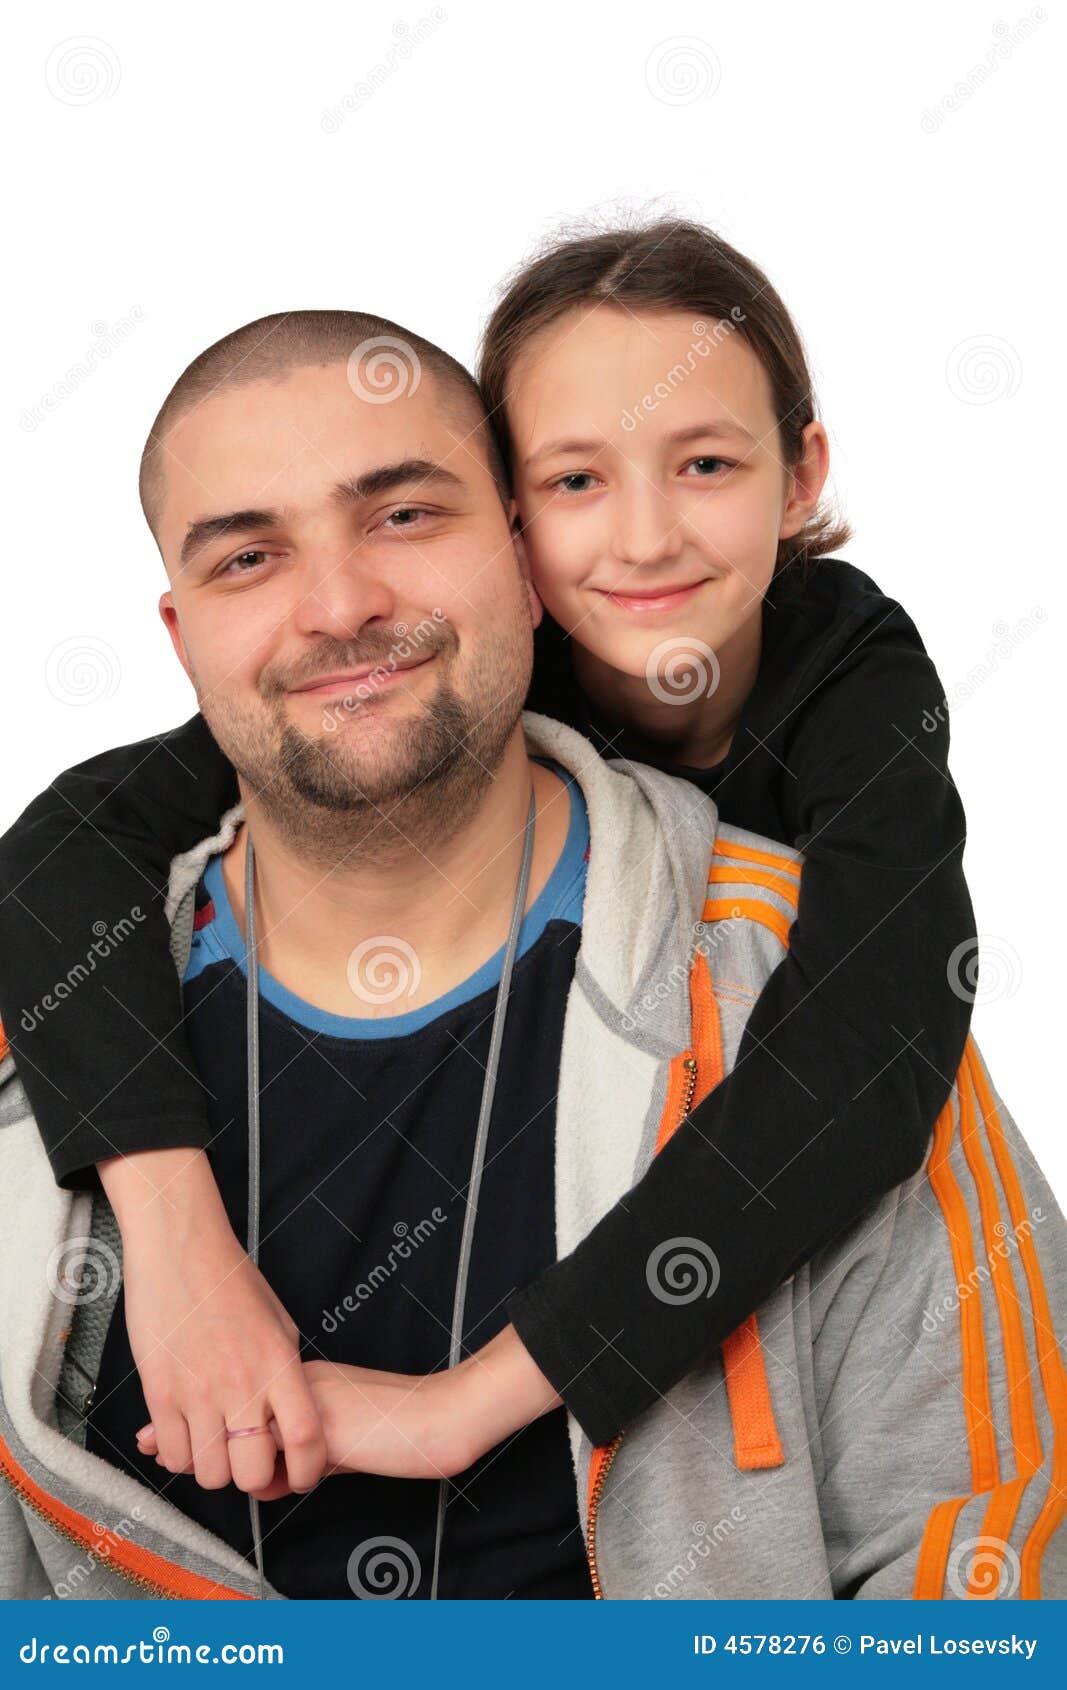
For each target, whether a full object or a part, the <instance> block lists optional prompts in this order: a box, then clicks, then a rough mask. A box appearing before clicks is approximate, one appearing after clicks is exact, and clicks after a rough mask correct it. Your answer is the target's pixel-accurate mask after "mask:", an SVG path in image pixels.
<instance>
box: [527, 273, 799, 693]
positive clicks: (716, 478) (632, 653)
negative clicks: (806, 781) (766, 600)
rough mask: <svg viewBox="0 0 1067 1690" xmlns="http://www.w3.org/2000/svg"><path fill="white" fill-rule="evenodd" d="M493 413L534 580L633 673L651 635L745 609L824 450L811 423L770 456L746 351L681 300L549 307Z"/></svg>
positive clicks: (700, 642) (658, 642)
mask: <svg viewBox="0 0 1067 1690" xmlns="http://www.w3.org/2000/svg"><path fill="white" fill-rule="evenodd" d="M508 425H509V428H510V432H511V437H512V442H513V450H514V467H515V497H516V504H517V509H518V514H519V516H520V519H521V522H522V524H523V529H524V534H525V543H526V549H527V554H528V557H529V562H530V568H531V573H532V576H533V584H534V586H535V588H536V590H537V593H538V595H539V597H540V598H541V600H542V602H543V603H544V605H545V607H546V608H547V610H548V611H549V613H550V614H551V615H552V616H553V617H554V618H555V620H556V621H557V622H558V623H559V624H560V626H561V627H562V628H564V629H565V630H566V631H567V632H568V633H570V634H572V635H573V636H574V638H575V639H576V641H577V642H578V644H579V645H580V646H581V647H584V648H585V650H586V651H587V652H588V653H590V654H591V655H592V657H593V658H594V659H595V660H599V662H600V663H603V664H606V665H608V666H610V667H611V668H612V669H614V670H616V671H619V672H621V673H623V674H626V675H632V676H645V677H646V678H647V677H648V676H649V673H650V668H649V665H650V657H652V654H653V653H655V652H657V650H658V649H659V648H663V647H664V645H666V646H667V647H668V648H669V650H675V651H677V650H678V648H679V646H680V645H681V644H682V643H683V642H685V643H689V644H695V646H696V648H697V649H698V650H699V649H700V648H701V647H702V646H703V647H710V648H711V650H712V651H715V652H718V651H720V650H721V649H722V647H723V646H725V644H726V642H727V641H728V640H729V639H730V638H731V636H732V635H734V634H736V633H738V631H739V630H741V629H742V628H743V627H744V626H745V624H746V623H747V622H748V621H749V619H750V618H752V617H753V616H754V615H757V614H758V611H759V606H760V602H761V600H762V597H763V594H764V593H765V591H766V589H767V586H768V584H769V582H770V580H771V577H772V574H773V572H774V564H775V558H776V556H777V551H778V542H779V540H780V539H784V538H787V537H789V536H790V535H792V534H795V533H797V532H798V531H799V530H800V528H801V527H803V525H804V522H805V520H806V519H807V517H808V515H809V514H810V512H811V510H812V509H813V508H814V505H815V503H816V501H817V499H818V495H819V491H820V490H821V488H822V484H823V481H824V480H825V476H826V470H827V464H828V455H827V448H826V435H825V430H824V429H823V428H822V425H821V424H819V423H812V424H810V425H809V428H808V429H807V430H806V431H805V441H806V446H807V450H806V453H805V458H804V460H803V463H802V464H801V465H800V466H798V467H797V469H795V470H794V471H793V472H792V473H791V472H790V471H788V470H787V469H786V467H785V466H784V464H783V463H782V461H781V458H780V455H779V439H778V429H777V426H776V422H775V416H774V410H773V407H772V403H771V391H770V384H769V382H768V380H767V376H766V373H765V371H764V369H763V365H762V364H761V362H760V360H759V358H758V357H757V356H756V354H755V353H754V352H753V351H752V349H751V348H750V347H749V346H748V345H747V343H746V342H745V341H744V340H743V339H742V338H741V336H740V335H739V334H738V333H736V331H735V326H734V325H733V324H731V323H729V322H714V321H707V322H705V321H703V320H694V318H693V317H692V316H690V315H688V314H687V313H685V312H673V311H672V312H661V311H651V312H646V313H636V314H635V313H633V312H630V311H628V310H627V311H623V310H620V309H618V308H617V307H615V306H611V305H596V306H585V307H582V308H580V309H576V310H574V311H572V312H570V313H568V315H567V316H565V317H563V318H560V319H559V320H558V321H557V322H555V323H552V324H550V325H549V326H548V328H546V329H544V330H542V331H541V333H540V334H538V335H537V336H535V337H534V338H533V339H532V340H531V341H530V342H529V343H528V344H527V346H526V347H525V348H524V349H523V352H522V354H521V356H520V358H519V359H518V360H517V363H516V366H515V369H514V371H513V372H512V377H511V382H510V384H509V389H508ZM757 626H758V624H757ZM652 661H653V663H656V659H655V658H652ZM657 666H659V665H658V664H657Z"/></svg>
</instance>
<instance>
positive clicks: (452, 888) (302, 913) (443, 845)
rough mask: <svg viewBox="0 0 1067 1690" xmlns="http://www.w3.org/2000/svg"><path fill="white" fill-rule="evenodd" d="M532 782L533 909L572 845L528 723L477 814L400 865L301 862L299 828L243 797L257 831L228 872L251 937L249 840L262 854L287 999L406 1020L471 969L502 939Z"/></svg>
mask: <svg viewBox="0 0 1067 1690" xmlns="http://www.w3.org/2000/svg"><path fill="white" fill-rule="evenodd" d="M531 784H532V786H533V790H534V794H535V799H536V807H537V808H536V823H535V834H534V849H533V859H532V862H531V864H530V879H529V887H528V891H527V897H526V905H525V907H526V909H529V908H530V905H531V904H532V903H533V901H534V899H535V898H536V897H537V896H538V895H539V893H540V892H541V891H542V890H543V888H544V885H545V883H546V881H547V880H548V877H549V875H550V874H551V872H552V870H553V868H554V867H555V864H556V862H557V860H558V858H559V855H560V852H561V851H562V849H563V845H564V843H565V841H566V837H567V829H568V824H569V819H570V801H569V798H568V796H567V789H566V786H565V784H564V782H563V781H562V780H561V779H560V778H559V776H558V775H557V774H555V773H554V772H553V771H552V770H551V769H547V768H545V767H544V766H543V765H542V764H540V763H535V762H532V761H531V760H530V758H529V757H528V755H527V751H526V746H525V742H524V739H523V736H522V729H521V725H520V726H519V727H518V728H517V730H516V733H515V735H514V736H513V737H512V740H511V741H510V742H509V745H508V748H507V750H506V751H505V754H504V757H503V758H502V760H501V763H500V766H499V768H498V769H497V771H496V773H495V774H494V777H493V779H492V780H491V781H490V782H489V783H488V786H487V787H486V790H485V793H484V795H483V797H482V799H481V801H480V802H479V804H478V805H477V807H476V808H475V810H474V811H473V813H472V814H471V816H470V817H469V818H468V819H467V820H466V821H465V822H464V823H463V825H461V826H460V827H459V828H458V829H457V830H456V832H455V833H453V834H451V835H450V834H449V833H448V829H447V828H446V827H445V825H444V818H442V829H441V842H440V843H439V844H434V843H432V842H431V843H427V842H425V841H424V842H423V843H421V844H420V845H418V846H411V847H408V848H406V849H405V848H404V842H403V841H400V842H399V843H398V849H397V852H396V854H395V857H394V859H393V861H391V862H388V863H385V862H382V861H380V860H379V861H374V862H367V861H365V860H361V859H360V854H359V852H358V851H356V852H353V853H352V854H351V855H350V856H349V857H348V858H346V859H345V860H343V861H341V862H339V863H338V864H337V865H336V866H335V867H334V868H332V869H330V868H326V867H324V866H323V865H322V864H321V863H318V862H307V861H302V860H301V858H300V856H299V854H298V849H297V847H296V846H295V845H294V841H293V839H292V838H291V837H290V836H289V834H288V833H284V832H282V831H281V830H280V829H278V828H277V827H275V826H272V824H271V822H270V820H269V818H268V817H267V816H266V815H265V814H264V813H263V812H262V810H261V809H258V808H257V807H256V805H255V803H254V801H253V800H251V799H250V798H249V797H248V795H247V794H246V793H244V792H243V793H242V796H243V797H244V798H245V804H246V810H245V814H246V816H247V817H248V825H246V826H244V827H242V828H241V829H240V830H239V832H238V835H237V837H236V839H235V840H234V842H233V844H232V845H231V846H230V848H229V850H227V851H226V852H225V854H224V856H223V861H222V873H223V879H224V882H225V886H226V891H227V894H228V896H229V899H230V903H231V905H232V908H233V911H234V915H235V917H236V919H237V922H238V925H239V926H240V928H241V930H242V932H243V931H244V874H245V845H246V840H247V836H248V832H249V827H251V830H252V837H253V841H254V844H255V851H256V918H257V920H256V934H257V949H258V953H259V961H260V963H261V965H262V966H263V967H264V968H265V969H266V970H267V972H268V973H269V974H271V975H273V976H274V978H275V979H277V980H278V981H280V982H281V984H282V985H284V986H285V987H286V988H287V989H288V990H289V991H291V992H293V993H295V994H296V996H297V997H300V998H303V999H304V1000H305V1001H306V1002H308V1003H312V1004H314V1005H315V1006H316V1008H319V1009H324V1010H328V1011H330V1012H331V1013H332V1014H335V1015H344V1016H354V1017H360V1018H364V1017H374V1018H380V1017H383V1016H391V1015H402V1014H404V1013H406V1012H407V1011H409V1010H414V1009H419V1008H422V1007H423V1006H424V1005H426V1004H428V1003H432V1002H434V1000H435V999H437V998H439V997H441V996H443V995H444V994H445V993H446V992H449V991H451V990H452V989H453V987H455V986H457V985H459V984H461V982H462V981H463V980H465V979H467V978H468V976H469V975H471V974H473V973H474V972H475V970H476V969H477V968H479V967H480V966H481V964H482V963H484V962H486V961H487V960H488V959H489V957H491V956H492V955H493V954H494V953H495V952H496V951H497V950H499V949H500V947H501V946H502V945H503V944H504V943H505V941H506V939H507V934H508V927H509V923H510V920H511V913H512V908H513V905H514V898H515V890H516V885H517V881H518V875H519V867H520V864H521V861H522V851H523V844H524V839H525V829H526V815H527V810H528V808H529V802H530V789H531Z"/></svg>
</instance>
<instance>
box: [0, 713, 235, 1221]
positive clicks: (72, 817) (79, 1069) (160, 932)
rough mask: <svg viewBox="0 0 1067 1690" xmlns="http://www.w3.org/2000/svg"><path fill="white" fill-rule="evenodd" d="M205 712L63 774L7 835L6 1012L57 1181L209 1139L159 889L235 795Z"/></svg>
mask: <svg viewBox="0 0 1067 1690" xmlns="http://www.w3.org/2000/svg"><path fill="white" fill-rule="evenodd" d="M237 796H238V795H237V782H236V777H235V775H234V772H233V769H232V767H231V766H230V764H229V763H228V762H227V760H226V759H225V758H224V757H223V755H222V753H221V751H220V750H219V749H218V747H217V745H216V744H215V741H214V740H213V739H212V737H211V735H210V733H209V732H208V729H207V724H206V723H205V721H204V719H203V717H202V716H199V715H198V716H194V717H193V719H192V720H191V721H189V722H186V723H184V724H183V726H182V727H180V728H175V729H173V730H172V731H171V732H170V733H166V734H161V735H159V736H158V737H156V738H152V739H146V740H141V741H139V742H138V743H137V744H135V745H123V746H119V747H117V748H116V749H114V750H111V751H105V752H104V753H102V754H101V755H100V756H98V757H93V758H90V760H89V761H88V762H86V763H79V764H78V765H77V766H76V767H75V768H72V769H67V770H65V771H64V773H63V774H61V775H58V776H57V777H56V779H55V780H54V781H53V782H52V784H51V785H50V786H49V787H48V788H47V789H46V790H45V791H44V792H42V793H41V794H40V795H39V796H38V797H37V798H35V799H34V801H33V803H32V804H31V805H30V806H29V808H28V809H27V810H25V811H24V812H23V814H22V815H21V816H20V817H19V819H18V821H17V822H15V824H14V826H13V827H11V828H9V830H8V831H7V833H5V834H4V836H3V838H2V839H0V887H2V896H0V956H2V957H3V967H2V969H0V1020H2V1021H3V1024H4V1030H5V1032H6V1033H7V1036H8V1038H9V1040H10V1042H11V1048H12V1051H13V1052H14V1055H15V1059H16V1061H17V1063H18V1069H19V1076H20V1078H21V1080H22V1083H23V1085H24V1086H25V1088H26V1094H27V1096H28V1098H29V1100H30V1105H31V1107H32V1109H33V1113H34V1116H35V1118H36V1121H37V1125H38V1129H39V1131H40V1134H41V1137H42V1139H43V1141H44V1146H45V1149H46V1150H47V1152H48V1158H49V1161H50V1162H51V1164H52V1171H53V1173H54V1174H55V1177H56V1180H57V1182H58V1183H59V1185H61V1186H63V1187H64V1188H65V1189H67V1190H75V1191H76V1190H81V1189H88V1190H99V1188H100V1181H99V1177H98V1174H97V1170H96V1167H95V1164H96V1163H97V1162H99V1161H101V1160H102V1159H104V1158H105V1157H110V1156H115V1155H123V1154H126V1153H127V1152H129V1151H135V1150H136V1151H141V1150H152V1149H160V1148H163V1147H165V1146H169V1145H198V1146H203V1145H206V1144H207V1143H208V1140H209V1137H210V1132H209V1128H208V1121H207V1113H206V1110H205V1107H204V1094H203V1088H202V1087H201V1085H200V1082H199V1080H198V1079H197V1076H196V1070H195V1067H194V1065H193V1058H192V1053H191V1051H190V1049H189V1045H188V1042H187V1040H186V1037H185V1033H184V1030H183V1026H182V1000H181V982H180V981H179V979H178V976H177V972H176V970H175V967H174V964H173V962H172V961H171V957H170V927H169V924H168V922H167V918H166V915H165V913H164V898H165V896H166V890H167V879H168V874H169V870H170V862H171V858H172V857H173V856H175V855H176V854H177V853H178V852H179V851H185V850H190V849H191V848H192V847H193V846H194V845H196V844H198V843H199V841H200V840H202V839H205V838H206V837H208V835H210V834H212V833H214V832H215V831H216V829H217V827H218V823H219V818H220V816H221V815H222V813H223V811H224V810H226V809H228V808H229V807H230V806H231V805H232V804H235V803H236V802H237Z"/></svg>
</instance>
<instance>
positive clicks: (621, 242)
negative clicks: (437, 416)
mask: <svg viewBox="0 0 1067 1690" xmlns="http://www.w3.org/2000/svg"><path fill="white" fill-rule="evenodd" d="M598 303H599V304H612V303H617V304H618V305H619V306H620V308H622V309H624V310H625V309H629V310H645V311H648V310H652V311H691V312H692V313H693V315H694V318H695V319H698V320H701V321H702V322H704V323H707V324H708V326H709V327H710V326H711V325H712V324H714V323H716V322H723V323H727V324H730V326H731V328H732V330H734V331H735V332H736V333H738V334H739V335H741V336H742V338H743V339H744V340H746V341H747V342H748V344H749V345H750V346H751V347H752V350H753V351H754V352H755V354H756V356H757V357H758V358H759V360H760V362H761V363H762V365H763V367H764V369H765V370H766V372H767V376H768V378H769V381H770V386H771V394H772V400H773V404H774V414H775V419H776V421H777V424H778V436H779V440H780V443H781V452H782V459H783V462H784V464H785V467H786V469H791V468H792V467H793V466H794V465H795V464H796V463H797V462H798V461H799V459H800V457H801V454H802V450H803V442H802V435H803V431H804V429H805V428H806V427H807V425H808V424H809V423H810V422H812V421H813V420H814V418H815V414H816V411H815V394H814V390H813V386H812V380H811V372H810V371H809V369H808V361H807V357H806V355H805V352H804V348H803V345H802V344H801V340H800V336H799V334H798V332H797V329H796V327H795V325H794V323H793V320H792V318H791V317H790V315H789V312H788V311H787V310H786V308H785V305H784V304H783V303H782V300H781V299H780V298H779V296H778V294H777V293H776V292H775V291H774V289H773V287H772V286H771V284H770V282H769V281H768V280H767V277H766V276H765V275H764V274H763V271H762V270H761V269H760V268H759V267H758V265H756V264H753V262H752V260H751V259H749V258H746V257H745V256H744V254H743V253H740V252H738V251H737V250H736V248H735V247H732V246H730V245H729V244H728V243H727V242H726V241H724V240H722V239H721V238H720V237H719V236H718V235H716V234H714V233H713V231H712V230H711V229H706V228H704V227H702V226H701V225H700V224H699V223H689V222H684V221H681V220H675V219H666V220H663V221H659V222H655V223H647V224H645V225H644V226H642V227H638V228H632V229H628V228H617V229H609V230H606V231H604V232H602V233H592V234H586V235H578V236H576V237H573V238H570V239H566V240H563V241H557V242H556V243H555V244H553V245H552V246H551V247H549V248H548V249H547V250H546V251H544V252H543V253H542V254H541V255H540V256H539V257H537V258H535V259H534V260H533V262H532V263H529V264H526V265H524V266H523V267H522V268H521V269H520V270H518V271H517V272H516V274H515V275H514V276H513V277H512V278H511V279H510V280H509V282H508V283H507V285H506V291H505V292H504V295H503V297H502V298H501V300H500V303H499V305H497V307H496V309H495V311H494V312H493V314H492V316H491V317H490V319H489V322H488V324H487V326H486V330H485V334H484V337H483V340H482V353H481V367H480V372H479V379H480V382H481V387H482V393H483V395H484V398H485V403H486V409H487V411H488V413H489V418H490V422H491V425H492V427H493V428H494V430H495V431H496V434H497V438H498V440H499V441H500V445H501V449H502V450H503V452H504V454H505V457H506V458H507V459H508V460H509V461H510V455H511V442H510V439H509V437H508V429H507V410H506V404H505V401H506V397H507V387H508V381H509V379H510V376H511V372H512V370H513V369H514V367H515V362H516V360H517V358H518V357H519V355H520V353H521V352H522V351H523V349H524V347H525V346H526V345H527V344H528V343H529V341H530V340H531V338H532V337H533V336H534V335H535V334H537V333H538V332H539V331H540V330H541V329H543V328H545V327H547V325H548V324H550V323H552V322H554V321H555V320H556V319H557V318H558V317H562V316H563V315H564V314H565V313H566V312H567V311H571V310H573V309H574V308H575V307H576V306H581V305H593V304H598ZM851 538H852V529H851V528H850V527H849V525H848V523H847V522H845V521H844V520H843V519H842V518H840V517H839V516H838V515H837V514H836V513H835V512H833V511H832V510H831V509H829V508H828V507H827V506H826V505H825V504H824V503H822V502H820V504H819V506H818V507H817V508H816V509H815V510H814V511H813V512H812V514H811V516H810V517H809V519H808V521H807V522H806V523H805V525H804V527H803V528H802V529H801V530H800V532H799V533H797V534H794V535H792V536H791V537H790V538H789V539H788V540H782V541H780V542H779V546H778V556H777V559H776V562H775V574H778V572H779V571H780V570H781V569H784V568H785V566H786V564H788V563H792V562H794V561H797V562H800V561H809V562H810V561H812V560H814V559H815V558H818V557H825V556H827V555H828V554H830V553H831V552H835V551H837V550H839V548H840V547H842V546H843V545H845V544H846V543H847V541H848V540H850V539H851Z"/></svg>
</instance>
